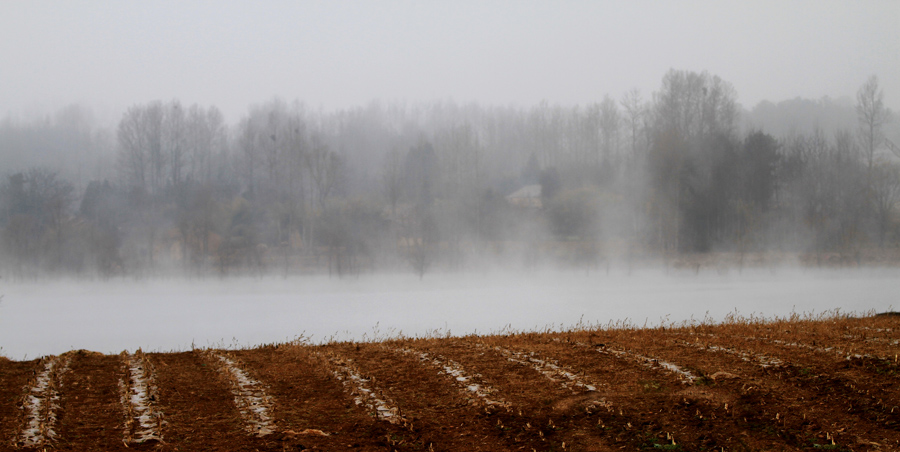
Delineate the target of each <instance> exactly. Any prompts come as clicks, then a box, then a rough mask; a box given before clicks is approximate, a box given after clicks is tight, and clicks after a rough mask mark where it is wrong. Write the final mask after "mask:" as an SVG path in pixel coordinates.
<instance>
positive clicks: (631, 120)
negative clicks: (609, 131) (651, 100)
mask: <svg viewBox="0 0 900 452" xmlns="http://www.w3.org/2000/svg"><path fill="white" fill-rule="evenodd" d="M620 104H621V105H622V109H623V110H624V113H625V118H624V120H625V124H626V125H627V127H628V132H629V137H630V138H631V155H632V156H633V157H634V156H636V155H637V153H638V144H637V143H638V139H639V138H640V129H641V124H642V121H641V119H642V118H643V117H644V115H646V107H645V106H644V101H643V99H642V98H641V92H640V91H639V90H638V89H637V88H635V89H632V90H630V91H628V92H627V93H625V96H623V97H622V100H621V101H620Z"/></svg>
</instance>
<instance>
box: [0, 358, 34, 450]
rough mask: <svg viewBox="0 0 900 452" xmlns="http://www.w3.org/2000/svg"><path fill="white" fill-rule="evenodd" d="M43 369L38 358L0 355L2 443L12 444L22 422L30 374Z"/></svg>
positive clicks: (16, 439) (0, 426) (0, 427)
mask: <svg viewBox="0 0 900 452" xmlns="http://www.w3.org/2000/svg"><path fill="white" fill-rule="evenodd" d="M42 369H43V367H42V366H41V362H40V360H33V361H11V360H9V359H6V358H3V357H0V438H2V439H0V441H2V444H3V445H10V446H11V445H14V444H15V443H16V442H17V441H18V440H19V438H18V434H19V430H20V428H21V426H22V425H23V424H24V415H25V412H24V409H23V407H22V402H23V400H24V399H25V393H26V391H28V390H30V388H29V387H28V386H27V385H28V383H29V381H30V380H31V379H32V376H33V375H35V374H36V373H37V372H40V371H41V370H42Z"/></svg>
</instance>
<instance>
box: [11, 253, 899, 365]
mask: <svg viewBox="0 0 900 452" xmlns="http://www.w3.org/2000/svg"><path fill="white" fill-rule="evenodd" d="M898 277H900V270H898V269H874V270H844V271H837V270H805V271H803V270H799V269H780V270H778V271H777V272H772V271H769V270H753V271H744V272H743V273H740V274H738V273H737V272H731V273H729V274H727V275H719V274H716V273H714V272H701V273H700V274H698V275H695V274H693V273H685V274H674V273H670V274H669V275H666V274H665V273H664V272H662V271H660V270H643V271H639V272H636V273H634V274H632V275H631V276H627V275H625V274H622V273H617V272H615V271H614V272H612V273H611V274H610V275H607V274H605V273H602V272H591V273H585V272H583V271H569V272H565V271H556V270H543V271H533V272H528V273H512V272H507V271H491V272H485V273H471V272H468V273H435V274H433V275H430V276H429V277H428V278H425V279H424V280H419V279H418V278H417V277H416V276H415V275H411V274H408V273H403V274H382V275H361V276H360V277H359V278H358V279H352V280H348V279H343V280H338V279H329V278H327V277H325V276H321V277H308V278H299V279H298V278H289V279H283V278H277V277H265V278H233V279H226V280H222V279H203V280H192V281H187V280H181V279H170V280H148V281H132V280H118V281H107V282H101V281H87V282H85V281H74V280H59V281H50V282H48V281H41V282H33V283H12V284H7V285H5V286H4V298H3V301H2V304H0V344H2V350H0V353H2V354H3V355H4V356H7V357H9V358H11V359H25V358H28V359H33V358H37V357H39V356H42V355H48V354H58V353H62V352H66V351H68V350H72V349H87V350H93V351H99V352H103V353H118V352H120V351H122V350H123V349H126V350H135V349H137V348H142V349H143V350H144V351H177V350H190V349H191V348H192V347H198V348H202V347H247V346H254V345H261V344H266V343H273V342H286V341H291V340H294V339H297V338H300V337H302V338H306V339H309V340H310V341H311V342H312V343H321V342H327V341H331V340H338V341H343V340H357V341H359V340H377V339H384V338H389V337H396V336H399V335H401V334H402V335H404V336H412V337H414V336H423V335H428V334H440V335H445V334H451V335H453V336H461V335H467V334H474V333H478V334H488V333H498V332H504V331H510V330H512V331H533V330H539V331H544V330H548V329H549V330H554V331H558V330H561V329H566V328H570V327H574V326H576V325H578V324H579V323H581V324H585V325H595V326H608V325H610V324H611V323H612V324H617V323H618V324H621V322H623V321H625V322H629V323H632V324H635V325H637V326H643V325H645V324H646V325H648V326H655V325H660V324H669V323H671V322H675V323H680V322H682V321H692V320H693V321H701V320H703V319H705V318H706V319H708V320H711V321H715V322H720V321H722V320H724V319H725V318H726V316H727V315H729V314H733V313H735V312H737V314H739V315H742V316H745V317H746V316H750V315H753V316H756V317H764V318H773V317H785V316H789V315H790V314H791V313H792V312H796V313H798V314H801V315H805V314H812V315H815V314H821V313H824V312H826V311H833V310H835V309H839V310H840V311H841V312H845V313H858V314H865V313H867V312H871V311H876V312H883V311H887V310H889V309H892V307H895V306H896V303H897V295H896V293H897V291H896V287H897V285H896V281H897V280H898V279H897V278H898Z"/></svg>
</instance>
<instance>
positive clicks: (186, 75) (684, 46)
mask: <svg viewBox="0 0 900 452" xmlns="http://www.w3.org/2000/svg"><path fill="white" fill-rule="evenodd" d="M672 68H674V69H679V70H690V71H696V72H701V71H708V72H709V73H711V74H713V75H718V76H719V77H721V78H722V79H724V80H726V81H728V82H731V83H732V84H733V85H734V87H735V89H736V91H737V94H738V101H739V102H740V103H741V104H742V105H744V106H745V107H747V108H750V107H752V106H754V105H756V104H757V103H758V102H760V101H761V100H770V101H774V102H777V101H781V100H786V99H792V98H795V97H804V98H812V99H819V98H821V97H823V96H830V97H832V98H840V97H851V98H852V97H853V96H855V93H856V90H857V89H858V88H859V87H860V86H861V85H862V84H863V83H864V82H865V81H866V79H867V78H868V77H869V76H871V75H876V76H877V77H878V78H879V81H880V84H881V87H882V88H883V90H884V93H885V102H886V104H887V106H888V107H890V108H893V109H898V107H900V1H896V0H885V1H874V0H854V1H849V0H848V1H831V0H816V1H784V0H780V1H762V0H754V1H640V0H639V1H601V0H597V1H560V0H556V1H524V0H520V1H494V0H477V1H468V0H453V1H427V0H426V1H423V0H420V1H341V0H331V1H283V2H282V1H242V2H237V1H224V0H223V1H184V0H178V1H152V2H138V1H97V0H92V1H65V2H49V1H40V0H38V1H33V0H30V1H16V2H14V1H7V2H2V3H0V117H3V116H7V115H13V116H17V115H18V116H22V115H34V114H44V113H49V112H52V111H54V110H56V109H58V108H61V107H63V106H66V105H69V104H72V103H81V104H83V105H85V106H88V107H90V108H92V109H94V110H95V111H96V112H98V115H99V116H100V117H101V118H102V117H104V115H109V116H112V118H111V119H112V120H117V119H118V118H116V117H115V115H117V114H119V115H120V114H121V111H123V110H124V109H125V108H127V107H129V106H132V105H135V104H143V103H146V102H149V101H153V100H163V101H167V100H172V99H178V100H180V101H181V102H182V103H183V104H193V103H197V104H200V105H203V106H209V105H216V106H218V107H219V108H220V109H222V111H223V112H224V113H225V116H226V120H228V121H229V122H235V121H237V120H238V119H239V118H240V117H241V116H242V115H243V114H244V113H245V112H246V111H247V110H248V108H249V107H250V106H252V105H253V104H259V103H263V102H266V101H268V100H270V99H272V98H273V97H280V98H282V99H285V100H287V101H293V100H300V101H303V102H305V103H306V104H307V105H310V106H312V107H313V108H322V109H325V110H336V109H343V108H351V107H356V106H363V105H366V104H367V103H369V102H371V101H373V100H379V101H383V102H394V101H397V102H407V103H414V102H430V101H436V100H453V101H455V102H458V103H467V102H478V103H480V104H483V105H502V106H506V105H514V106H520V107H528V106H531V105H535V104H537V103H539V102H541V101H547V102H549V103H551V104H560V105H577V104H581V105H584V104H587V103H592V102H597V101H600V100H601V99H602V98H603V96H604V95H606V94H609V95H610V96H612V97H613V98H617V99H618V98H621V96H622V95H623V94H624V93H625V92H626V91H628V90H630V89H633V88H637V89H639V90H640V91H641V92H642V94H643V95H644V97H645V98H649V97H650V96H651V95H652V93H653V91H656V90H658V89H659V86H660V82H661V80H662V77H663V75H664V74H665V73H666V72H667V71H668V70H669V69H672Z"/></svg>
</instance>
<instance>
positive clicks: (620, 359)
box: [543, 333, 796, 450]
mask: <svg viewBox="0 0 900 452" xmlns="http://www.w3.org/2000/svg"><path fill="white" fill-rule="evenodd" d="M620 334H621V333H614V334H602V335H600V336H594V337H592V336H591V335H590V334H567V335H563V340H560V341H548V342H546V343H545V344H543V347H545V351H544V352H543V353H544V354H546V355H548V356H553V357H555V358H557V359H559V360H560V362H566V361H565V360H568V359H573V358H575V359H580V360H581V361H582V363H583V364H582V366H585V367H581V368H582V369H585V370H586V371H587V372H591V373H593V372H597V374H596V375H597V376H596V377H593V379H597V378H608V381H609V382H610V383H611V384H612V388H613V391H612V394H610V396H609V397H608V399H609V400H610V402H611V403H613V405H614V406H623V407H625V409H626V412H627V411H629V410H630V411H632V412H633V413H634V415H636V416H637V417H639V418H640V419H646V420H648V421H650V422H656V423H658V425H659V427H658V429H657V430H658V431H657V432H652V431H651V432H646V433H645V435H647V436H650V435H653V434H655V435H656V437H655V438H654V441H656V443H655V444H654V445H653V447H657V446H656V444H660V446H659V447H665V444H664V443H662V441H663V439H662V438H661V437H660V432H665V433H667V434H668V435H667V436H668V437H674V438H675V439H676V440H677V441H678V442H680V443H682V444H684V445H685V448H687V449H689V450H700V449H704V448H706V449H720V448H722V447H724V448H725V449H726V450H728V449H735V448H736V449H738V450H740V449H741V448H750V449H751V450H796V448H795V447H794V446H791V445H790V443H789V441H788V440H787V439H785V438H783V437H781V436H779V435H777V434H765V435H751V434H750V433H749V432H746V431H745V430H746V427H745V426H742V425H740V420H739V419H734V412H733V405H734V395H729V394H722V393H720V392H716V391H712V390H710V388H709V387H707V385H706V379H705V378H704V377H703V375H704V374H703V373H701V372H699V371H698V369H695V368H693V367H688V366H685V365H684V363H682V362H681V361H679V360H676V359H673V358H669V357H665V356H664V355H659V354H655V353H653V352H652V350H647V349H645V348H643V347H642V346H641V345H640V344H638V343H634V342H632V341H624V340H621V339H622V337H621V336H620ZM554 344H556V348H555V350H553V349H552V348H550V349H547V348H546V347H548V346H549V347H552V346H553V345H554ZM589 344H593V346H591V345H589ZM626 346H627V347H626ZM608 349H613V350H624V349H627V350H629V355H628V356H621V355H620V354H615V353H608V352H606V350H608ZM604 352H606V353H604ZM564 357H565V358H564ZM570 357H571V358H570ZM655 362H665V363H667V364H669V366H661V365H660V366H654V365H652V364H653V363H655ZM569 367H574V366H573V365H569ZM626 369H627V370H626ZM629 375H630V377H629ZM688 375H690V376H692V377H693V379H689V378H688V377H687V376H688ZM603 376H605V377H603ZM623 377H624V379H623ZM629 378H630V380H631V381H628V379H629ZM623 380H624V381H623ZM635 383H637V384H635ZM628 394H630V397H628V396H627V395H628ZM623 396H625V397H624V398H623ZM728 403H731V407H730V408H732V412H729V410H728V408H729V407H728V406H727V405H726V404H728Z"/></svg>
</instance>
